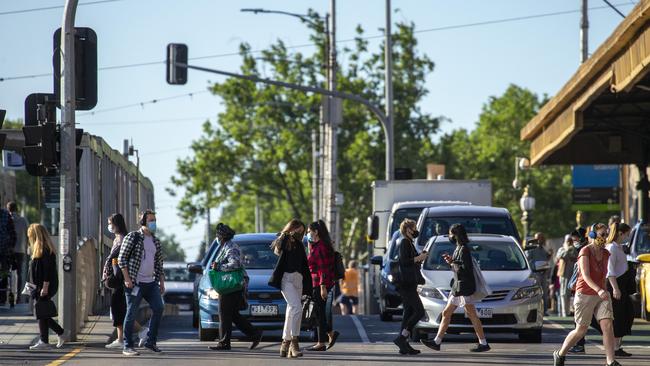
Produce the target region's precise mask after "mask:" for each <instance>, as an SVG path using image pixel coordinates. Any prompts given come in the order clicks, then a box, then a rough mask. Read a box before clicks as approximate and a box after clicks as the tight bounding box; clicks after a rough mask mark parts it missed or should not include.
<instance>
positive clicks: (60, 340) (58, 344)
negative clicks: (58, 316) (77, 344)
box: [56, 335, 65, 348]
mask: <svg viewBox="0 0 650 366" xmlns="http://www.w3.org/2000/svg"><path fill="white" fill-rule="evenodd" d="M56 338H57V341H56V348H61V347H63V345H64V344H65V337H64V336H60V335H58V336H56Z"/></svg>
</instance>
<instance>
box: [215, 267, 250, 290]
mask: <svg viewBox="0 0 650 366" xmlns="http://www.w3.org/2000/svg"><path fill="white" fill-rule="evenodd" d="M208 276H209V277H210V284H212V288H213V289H214V290H215V291H217V292H218V293H219V295H227V294H231V293H233V292H237V291H241V290H243V289H244V281H245V279H244V277H245V272H244V269H243V268H240V269H236V270H234V271H229V272H224V271H215V270H213V269H211V270H210V271H208Z"/></svg>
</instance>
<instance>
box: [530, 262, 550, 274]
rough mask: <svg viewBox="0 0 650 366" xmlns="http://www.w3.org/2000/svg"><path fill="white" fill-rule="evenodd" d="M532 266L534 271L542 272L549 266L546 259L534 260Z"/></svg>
mask: <svg viewBox="0 0 650 366" xmlns="http://www.w3.org/2000/svg"><path fill="white" fill-rule="evenodd" d="M533 268H534V271H535V272H544V271H547V270H549V269H550V268H551V266H550V265H549V264H548V262H547V261H535V263H533Z"/></svg>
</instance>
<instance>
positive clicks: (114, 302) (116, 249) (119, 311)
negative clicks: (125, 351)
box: [102, 213, 149, 349]
mask: <svg viewBox="0 0 650 366" xmlns="http://www.w3.org/2000/svg"><path fill="white" fill-rule="evenodd" d="M107 230H108V231H109V232H110V233H111V234H113V235H115V239H113V247H112V248H111V253H110V254H109V255H108V258H107V259H106V263H104V271H103V275H102V281H104V283H105V284H106V281H107V280H108V279H109V277H111V275H114V276H117V277H119V279H120V280H119V281H115V282H116V283H115V286H114V288H112V289H111V318H112V319H113V327H115V329H116V331H117V338H115V340H114V341H113V342H111V343H109V344H107V345H106V348H109V349H122V348H124V318H125V317H126V297H125V296H124V280H123V276H122V271H121V270H120V269H119V267H117V257H119V255H120V248H121V246H122V240H124V236H125V235H126V234H128V231H127V229H126V223H125V221H124V216H122V214H119V213H115V214H112V215H111V216H110V217H109V218H108V227H107ZM114 267H117V271H114V270H113V268H114ZM135 326H136V328H139V331H138V336H139V337H140V343H141V344H140V347H142V344H144V342H145V341H146V338H147V332H148V331H149V328H147V327H140V325H139V324H138V323H137V322H135Z"/></svg>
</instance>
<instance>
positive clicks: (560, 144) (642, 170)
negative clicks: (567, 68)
mask: <svg viewBox="0 0 650 366" xmlns="http://www.w3.org/2000/svg"><path fill="white" fill-rule="evenodd" d="M649 71H650V0H641V1H639V3H638V4H637V5H636V7H635V8H634V9H633V10H632V12H631V13H630V14H629V15H628V16H627V17H626V18H625V19H624V20H623V22H622V23H621V24H620V25H619V26H618V27H617V28H616V30H615V31H614V32H613V33H612V35H611V36H610V37H609V38H608V39H607V40H606V41H605V42H604V43H603V44H602V45H601V46H600V47H599V48H598V49H597V50H596V52H595V53H594V54H593V55H592V56H591V58H589V59H588V60H587V61H586V62H584V63H583V64H582V65H580V67H579V68H578V70H577V72H576V73H575V74H574V75H573V76H572V77H571V79H569V81H568V82H567V83H566V84H565V85H564V87H563V88H562V89H561V90H560V91H559V92H558V93H557V94H556V95H555V96H554V97H553V98H552V99H551V100H550V101H549V102H548V103H547V104H546V105H545V106H544V107H543V108H541V109H540V111H539V113H538V114H537V115H536V116H535V117H534V118H533V119H532V120H531V121H530V122H528V124H527V125H526V126H524V128H523V129H522V130H521V139H522V140H527V141H530V142H531V148H530V159H531V163H532V164H533V165H551V164H566V165H569V164H620V165H631V166H633V167H634V166H635V167H636V168H637V169H638V180H637V182H636V189H638V191H639V192H638V197H639V199H638V217H639V219H641V220H644V219H646V220H647V219H648V209H649V206H648V190H649V189H650V183H649V182H648V163H649V162H650V73H649ZM635 173H636V172H635ZM635 175H637V174H635ZM633 186H634V185H633ZM633 189H634V188H633Z"/></svg>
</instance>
